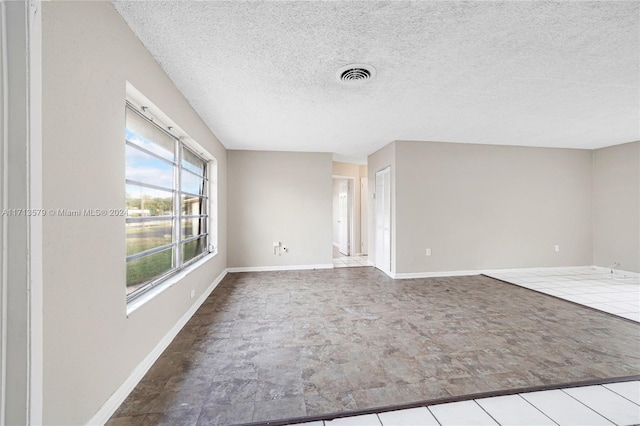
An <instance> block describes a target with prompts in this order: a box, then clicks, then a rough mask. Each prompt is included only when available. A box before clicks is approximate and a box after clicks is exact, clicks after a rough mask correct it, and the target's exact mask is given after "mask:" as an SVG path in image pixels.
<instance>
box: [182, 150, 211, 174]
mask: <svg viewBox="0 0 640 426" xmlns="http://www.w3.org/2000/svg"><path fill="white" fill-rule="evenodd" d="M205 164H206V163H205V161H204V160H202V159H200V157H198V156H197V155H195V154H194V153H193V152H191V151H189V150H188V149H186V148H184V147H183V148H182V167H184V168H185V169H187V170H189V171H192V172H193V173H196V174H198V175H200V176H204V170H205Z"/></svg>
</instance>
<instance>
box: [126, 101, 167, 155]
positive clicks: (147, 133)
mask: <svg viewBox="0 0 640 426" xmlns="http://www.w3.org/2000/svg"><path fill="white" fill-rule="evenodd" d="M126 111H127V113H126V123H127V124H126V133H125V135H126V138H127V140H128V141H129V142H131V143H134V144H136V145H138V146H141V147H143V148H144V149H146V150H148V151H151V152H153V153H154V154H156V155H159V156H161V157H162V158H166V159H167V160H170V161H174V162H175V150H176V140H175V139H174V138H172V137H171V136H169V135H167V134H166V133H164V132H163V131H162V130H160V129H158V127H157V126H155V125H154V124H153V123H150V122H149V121H148V120H147V119H145V118H142V117H141V116H140V115H139V114H137V113H136V112H134V111H132V110H131V109H130V108H128V107H127V108H126Z"/></svg>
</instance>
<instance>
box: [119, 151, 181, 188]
mask: <svg viewBox="0 0 640 426" xmlns="http://www.w3.org/2000/svg"><path fill="white" fill-rule="evenodd" d="M125 152H126V159H125V161H126V163H125V164H126V168H125V170H126V171H125V176H126V178H127V179H128V180H134V181H136V182H141V183H147V184H150V185H155V186H161V187H163V188H167V189H172V188H173V186H174V184H173V177H174V173H173V171H174V168H175V166H173V165H171V164H169V163H165V162H164V161H162V160H160V159H158V158H155V157H154V156H152V155H149V154H147V153H146V152H142V151H140V150H139V149H136V148H134V147H132V146H130V145H127V147H126V151H125Z"/></svg>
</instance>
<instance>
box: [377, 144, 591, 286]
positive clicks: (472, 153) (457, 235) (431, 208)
mask: <svg viewBox="0 0 640 426" xmlns="http://www.w3.org/2000/svg"><path fill="white" fill-rule="evenodd" d="M372 157H373V158H372ZM372 157H370V159H374V160H375V159H376V158H375V156H372ZM591 161H592V160H591V151H588V150H569V149H547V148H525V147H507V146H493V145H471V144H454V143H434V142H410V141H397V142H396V143H395V165H396V167H395V176H393V175H392V187H393V188H395V209H393V213H392V219H393V218H395V220H392V224H393V226H394V230H395V235H396V238H395V243H394V245H395V253H394V255H393V256H392V257H393V259H392V262H393V263H394V264H395V265H396V270H395V272H396V273H399V274H402V273H421V272H441V271H458V270H475V269H492V268H519V267H540V266H570V265H590V264H591V247H592V241H591ZM377 162H379V161H377ZM378 167H379V165H376V166H374V167H371V168H370V175H372V174H373V173H374V169H376V168H378ZM370 177H372V176H370ZM394 182H395V184H394ZM371 186H372V188H373V185H371ZM374 214H375V213H374ZM372 223H373V221H372ZM372 241H373V237H372ZM556 244H559V245H560V252H555V251H554V245H556ZM370 246H371V244H370ZM426 248H431V250H432V256H430V257H427V256H426V254H425V250H426Z"/></svg>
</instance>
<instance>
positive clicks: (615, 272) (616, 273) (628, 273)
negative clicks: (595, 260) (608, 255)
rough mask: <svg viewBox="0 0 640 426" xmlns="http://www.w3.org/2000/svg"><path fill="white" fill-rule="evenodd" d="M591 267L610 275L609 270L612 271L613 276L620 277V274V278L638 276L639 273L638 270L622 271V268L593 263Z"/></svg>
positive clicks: (639, 276) (639, 275)
mask: <svg viewBox="0 0 640 426" xmlns="http://www.w3.org/2000/svg"><path fill="white" fill-rule="evenodd" d="M592 268H593V269H595V270H597V271H600V272H603V273H605V274H607V275H611V271H613V277H614V278H620V276H622V278H640V273H638V272H631V271H624V270H622V269H613V268H607V267H606V266H596V265H593V266H592Z"/></svg>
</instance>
